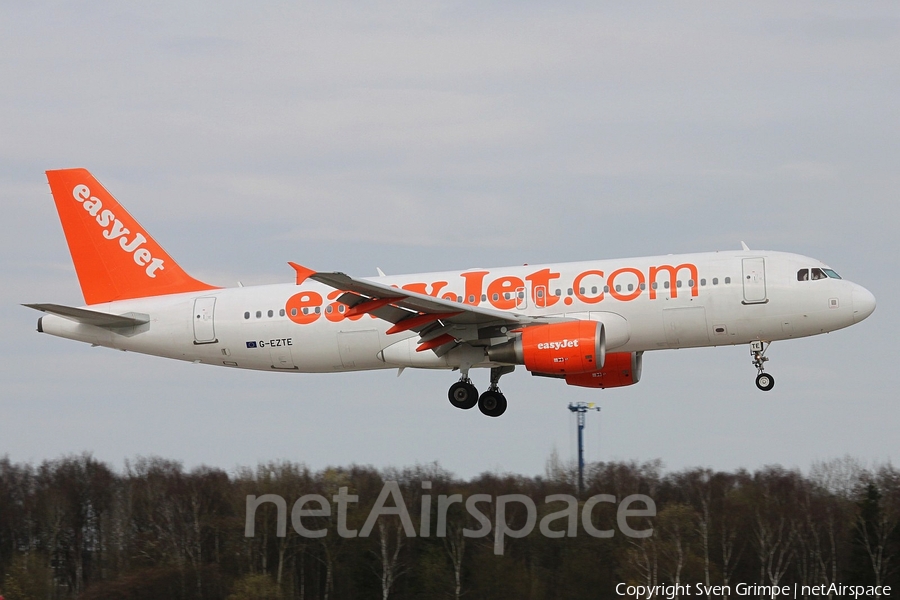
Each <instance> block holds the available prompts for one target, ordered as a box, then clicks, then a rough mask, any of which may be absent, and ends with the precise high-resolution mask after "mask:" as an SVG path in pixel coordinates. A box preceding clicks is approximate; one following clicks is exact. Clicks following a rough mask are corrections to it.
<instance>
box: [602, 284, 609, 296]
mask: <svg viewBox="0 0 900 600" xmlns="http://www.w3.org/2000/svg"><path fill="white" fill-rule="evenodd" d="M603 293H604V294H608V293H609V286H608V285H604V286H603Z"/></svg>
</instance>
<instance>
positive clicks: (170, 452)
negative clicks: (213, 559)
mask: <svg viewBox="0 0 900 600" xmlns="http://www.w3.org/2000/svg"><path fill="white" fill-rule="evenodd" d="M188 4H189V6H186V5H185V3H181V2H179V3H174V2H173V3H168V4H165V3H151V4H147V5H141V6H135V5H134V3H121V2H90V3H69V2H66V3H51V2H46V3H37V2H20V1H13V2H3V3H0V56H2V59H0V77H2V81H3V82H4V83H3V85H2V86H0V153H2V160H0V200H2V204H0V206H2V209H3V212H4V215H3V217H2V218H0V228H2V229H0V232H2V236H0V256H2V264H0V283H2V285H0V299H2V305H0V321H2V332H3V338H4V340H3V341H4V343H3V345H2V347H0V456H2V455H3V454H8V455H9V457H10V458H11V459H13V460H16V461H28V460H33V461H40V460H42V459H45V458H55V457H58V456H60V455H62V454H65V453H73V452H76V453H78V452H82V451H90V452H93V453H94V455H95V456H96V457H98V458H100V459H103V460H106V461H109V462H110V463H112V464H113V465H114V466H116V467H121V465H122V464H123V461H124V460H125V459H126V458H129V457H134V456H136V455H149V454H156V455H162V456H164V457H167V458H171V459H176V460H181V461H184V463H185V465H186V466H189V467H190V466H195V465H199V464H208V465H215V466H219V467H223V468H225V469H232V468H234V467H235V466H236V465H252V464H255V463H256V462H257V461H260V460H270V459H288V460H292V461H299V462H306V463H307V464H309V465H310V466H311V467H313V468H321V467H324V466H326V465H331V464H333V465H347V464H349V463H353V462H356V463H365V464H373V465H375V466H377V467H384V466H390V465H393V466H407V465H413V464H415V463H417V462H418V463H426V462H431V461H439V462H440V463H441V464H442V465H443V466H444V467H446V468H448V469H450V470H451V471H453V472H454V473H456V474H457V475H460V476H463V477H470V476H473V475H475V474H478V473H480V472H482V471H485V470H492V471H514V472H519V473H524V474H537V473H541V472H542V471H543V469H544V464H545V460H546V459H547V457H548V456H549V455H550V453H551V452H552V451H553V450H554V449H557V450H558V451H559V453H560V455H561V456H562V458H564V459H568V458H572V457H573V456H574V443H573V439H574V423H573V420H572V417H571V416H570V414H569V412H568V411H567V409H566V406H567V405H568V403H569V402H572V401H580V400H584V401H595V402H598V403H599V404H600V405H601V406H602V407H603V411H602V413H601V414H600V415H595V414H592V415H590V416H589V424H588V431H587V443H588V451H587V456H588V459H589V460H609V459H625V460H631V459H634V460H638V461H644V460H651V459H656V458H660V459H662V460H663V461H664V463H665V464H666V466H667V467H668V468H670V469H680V468H683V467H689V466H709V467H713V468H720V469H735V468H738V467H746V468H751V469H752V468H756V467H759V466H761V465H765V464H772V463H780V464H782V465H785V466H788V467H793V466H797V467H800V468H803V469H806V468H808V467H809V466H810V465H811V463H812V462H813V461H815V460H822V459H828V458H832V457H840V456H843V455H845V454H849V455H852V456H854V457H856V458H858V459H860V460H862V461H866V462H871V461H887V460H893V461H895V462H896V461H898V459H900V435H898V434H897V428H898V424H900V397H898V391H897V390H898V385H900V368H898V357H900V356H898V355H900V353H898V350H897V347H898V336H897V331H898V329H900V312H898V304H897V298H898V294H900V284H898V279H900V278H898V275H897V271H898V268H897V264H896V261H897V257H898V254H900V235H898V226H900V218H898V217H900V208H898V200H900V198H898V190H900V108H898V107H900V5H898V4H897V3H896V2H866V3H846V2H821V1H816V2H792V3H784V2H768V3H765V2H754V3H721V2H709V3H698V2H694V3H673V2H659V3H653V2H643V3H633V2H627V3H595V2H584V3H575V2H558V3H551V4H548V3H542V2H534V3H526V2H497V3H491V4H490V6H487V5H485V3H459V2H446V3H442V2H421V1H416V2H394V3H379V4H376V3H348V4H345V3H339V2H329V3H319V4H313V5H306V4H304V5H300V6H298V5H297V4H298V3H293V2H291V3H287V2H285V3H268V4H267V5H265V6H260V5H261V4H262V3H252V4H248V3H242V2H234V3H226V2H197V3H188ZM68 167H86V168H88V169H90V170H91V171H92V172H93V173H94V175H95V176H96V177H97V178H98V179H99V180H100V181H102V182H103V183H104V185H105V186H106V187H107V188H108V189H109V190H110V192H111V193H112V194H113V195H115V196H116V197H117V198H118V199H119V200H120V201H121V202H122V203H123V204H124V205H125V206H126V207H127V209H128V210H129V212H131V214H132V215H134V216H135V217H136V218H137V219H138V220H140V221H141V223H142V224H143V225H144V227H145V228H146V229H147V230H148V231H150V232H151V233H152V234H153V236H154V237H155V238H156V239H157V240H158V241H159V242H160V243H161V244H163V245H164V246H165V247H166V249H167V250H168V251H169V253H170V254H172V255H173V256H174V257H175V258H176V260H178V262H179V263H180V264H181V265H182V266H183V267H184V268H185V269H187V270H188V271H189V272H190V273H192V274H193V275H195V276H196V277H198V278H200V279H203V280H206V281H209V282H210V283H214V284H218V285H224V286H227V285H234V284H235V282H237V281H238V280H240V281H242V282H244V284H252V283H271V282H282V281H283V282H289V281H292V278H293V271H292V270H291V269H290V268H289V267H288V265H287V261H288V260H293V261H296V262H299V263H301V264H305V265H309V266H311V267H313V268H317V269H321V270H342V271H346V272H348V273H352V274H355V275H360V276H367V275H374V274H375V269H376V267H380V268H382V269H383V270H384V271H386V272H388V273H410V272H425V271H432V270H443V269H465V268H469V267H476V266H484V267H488V266H502V265H509V264H520V263H538V262H552V261H567V260H586V259H593V258H597V259H599V258H614V257H624V256H641V255H651V254H667V253H678V252H694V251H707V250H731V249H739V248H740V241H741V240H744V241H746V242H747V244H748V245H749V246H750V247H751V248H754V249H773V250H784V251H791V252H798V253H801V254H806V255H810V256H814V257H816V258H818V259H821V260H823V261H824V262H826V263H828V264H829V265H831V266H832V267H833V268H835V269H836V270H837V271H838V272H839V273H840V274H841V275H843V276H844V277H845V278H847V279H850V280H852V281H855V282H857V283H860V284H862V285H864V286H866V287H867V288H869V289H870V290H871V291H872V292H873V293H874V294H875V296H876V297H877V299H878V309H877V310H876V312H875V313H874V315H873V316H872V317H870V318H869V319H868V320H866V321H865V322H863V323H861V324H859V325H856V326H854V327H852V328H850V329H847V330H843V331H838V332H835V333H832V334H829V335H825V336H819V337H815V338H808V339H804V340H794V341H788V342H782V343H776V344H774V345H773V346H772V348H771V350H770V352H769V356H770V357H771V359H772V360H771V362H770V363H769V370H770V371H771V372H772V373H773V374H774V375H775V377H776V378H777V381H778V383H777V385H776V387H775V389H774V390H773V391H772V392H770V393H768V394H765V393H762V392H759V391H758V390H757V389H756V387H755V385H754V384H753V379H754V376H755V370H754V369H753V367H752V366H751V364H750V358H749V352H748V349H747V348H746V347H735V348H719V349H697V350H680V351H661V352H652V353H648V354H647V355H645V357H644V373H643V377H644V379H643V380H642V381H641V383H640V384H638V385H636V386H633V387H629V388H623V389H614V390H607V391H600V390H586V389H581V388H574V387H569V386H566V385H564V384H562V383H561V382H559V381H554V380H548V379H544V378H536V377H531V376H530V375H529V374H528V373H527V372H525V371H524V370H523V369H519V370H518V371H517V372H516V373H515V374H513V375H510V376H507V377H505V378H504V379H503V390H504V392H505V394H506V396H507V398H508V399H509V401H510V407H509V410H508V411H507V413H506V415H504V416H503V417H502V418H500V419H488V418H486V417H483V416H482V415H481V414H480V413H478V412H477V411H460V410H457V409H454V408H453V407H451V406H450V404H449V402H448V401H447V398H446V393H447V388H448V387H449V385H450V384H451V383H453V381H455V379H456V378H457V375H456V374H452V373H449V372H414V371H410V370H407V371H406V372H404V373H403V375H402V376H401V377H399V378H397V377H396V372H394V371H381V372H373V373H353V374H329V375H288V374H279V373H256V372H243V371H237V370H227V369H223V368H214V367H208V366H200V365H192V364H184V363H180V362H175V361H167V360H164V359H160V358H154V357H147V356H141V355H137V354H131V353H128V354H126V353H122V352H117V351H113V350H108V349H104V348H90V347H89V346H87V345H85V344H80V343H77V342H72V341H67V340H62V339H58V338H53V337H50V336H42V335H39V334H38V333H36V332H35V322H36V319H37V317H38V314H37V313H35V312H34V311H31V310H29V309H26V308H23V307H21V306H19V304H20V303H23V302H56V303H62V304H71V305H78V304H81V303H82V302H83V299H82V296H81V293H80V288H79V287H78V283H77V280H76V278H75V272H74V269H73V267H72V264H71V261H70V258H69V253H68V249H67V247H66V244H65V240H64V237H63V234H62V230H61V228H60V225H59V221H58V219H57V216H56V212H55V209H54V206H53V203H52V200H51V198H50V195H49V189H48V186H47V183H46V178H45V176H44V171H45V170H46V169H51V168H68ZM474 378H475V383H476V385H478V386H479V387H482V388H484V387H486V383H487V373H486V372H480V371H479V372H474Z"/></svg>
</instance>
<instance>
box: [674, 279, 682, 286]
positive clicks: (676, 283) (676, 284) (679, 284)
mask: <svg viewBox="0 0 900 600" xmlns="http://www.w3.org/2000/svg"><path fill="white" fill-rule="evenodd" d="M675 287H681V280H680V279H679V280H678V281H676V282H675Z"/></svg>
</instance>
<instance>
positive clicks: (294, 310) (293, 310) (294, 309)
mask: <svg viewBox="0 0 900 600" xmlns="http://www.w3.org/2000/svg"><path fill="white" fill-rule="evenodd" d="M291 316H292V317H296V316H297V309H296V308H292V309H291Z"/></svg>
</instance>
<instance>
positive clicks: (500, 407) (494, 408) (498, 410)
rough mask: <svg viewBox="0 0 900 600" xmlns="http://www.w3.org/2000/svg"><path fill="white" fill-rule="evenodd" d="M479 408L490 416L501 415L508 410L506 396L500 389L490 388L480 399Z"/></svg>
mask: <svg viewBox="0 0 900 600" xmlns="http://www.w3.org/2000/svg"><path fill="white" fill-rule="evenodd" d="M478 410H480V411H481V413H482V414H484V415H486V416H488V417H499V416H500V415H502V414H503V413H505V412H506V396H504V395H503V394H501V393H500V390H496V391H495V390H488V391H486V392H485V393H483V394H482V395H481V398H479V399H478Z"/></svg>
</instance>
